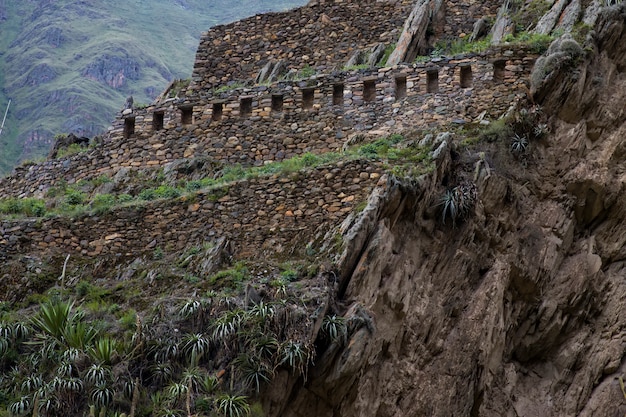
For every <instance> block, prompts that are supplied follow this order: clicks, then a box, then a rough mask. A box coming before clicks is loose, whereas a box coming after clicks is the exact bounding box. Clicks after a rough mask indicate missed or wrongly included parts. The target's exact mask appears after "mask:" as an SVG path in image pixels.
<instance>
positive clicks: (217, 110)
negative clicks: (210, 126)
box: [211, 103, 224, 121]
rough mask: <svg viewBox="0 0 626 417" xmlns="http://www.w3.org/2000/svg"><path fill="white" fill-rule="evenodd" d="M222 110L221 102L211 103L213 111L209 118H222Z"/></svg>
mask: <svg viewBox="0 0 626 417" xmlns="http://www.w3.org/2000/svg"><path fill="white" fill-rule="evenodd" d="M223 112H224V104H223V103H213V111H212V113H211V120H215V121H217V120H222V113H223Z"/></svg>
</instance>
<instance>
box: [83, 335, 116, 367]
mask: <svg viewBox="0 0 626 417" xmlns="http://www.w3.org/2000/svg"><path fill="white" fill-rule="evenodd" d="M116 353H117V342H116V341H115V339H112V338H110V337H108V336H104V337H101V338H99V339H98V340H96V342H95V343H94V344H93V346H92V347H91V348H90V349H89V354H90V355H91V357H92V358H94V359H95V360H96V362H98V363H101V364H106V365H110V364H111V360H112V359H113V356H114V355H115V354H116Z"/></svg>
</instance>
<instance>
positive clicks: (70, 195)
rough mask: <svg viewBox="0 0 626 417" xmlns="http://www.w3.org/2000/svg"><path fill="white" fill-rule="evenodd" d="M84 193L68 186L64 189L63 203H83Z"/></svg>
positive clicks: (71, 204) (74, 204)
mask: <svg viewBox="0 0 626 417" xmlns="http://www.w3.org/2000/svg"><path fill="white" fill-rule="evenodd" d="M85 199H86V196H85V193H84V192H82V191H79V190H76V189H74V188H68V189H67V190H66V191H65V203H66V204H69V205H70V206H77V205H79V204H83V203H85Z"/></svg>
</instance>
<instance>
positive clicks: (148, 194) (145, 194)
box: [138, 188, 157, 201]
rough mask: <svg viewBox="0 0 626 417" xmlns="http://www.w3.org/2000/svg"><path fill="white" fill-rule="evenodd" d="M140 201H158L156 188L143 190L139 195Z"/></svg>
mask: <svg viewBox="0 0 626 417" xmlns="http://www.w3.org/2000/svg"><path fill="white" fill-rule="evenodd" d="M138 197H139V199H140V200H144V201H150V200H156V199H157V195H156V191H155V190H154V188H146V189H145V190H141V192H140V193H139V196H138Z"/></svg>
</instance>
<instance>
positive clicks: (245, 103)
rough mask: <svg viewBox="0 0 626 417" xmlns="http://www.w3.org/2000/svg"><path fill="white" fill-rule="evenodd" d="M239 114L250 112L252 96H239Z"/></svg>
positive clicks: (244, 114)
mask: <svg viewBox="0 0 626 417" xmlns="http://www.w3.org/2000/svg"><path fill="white" fill-rule="evenodd" d="M239 114H240V115H241V116H242V117H245V116H249V115H250V114H252V97H241V98H240V99H239Z"/></svg>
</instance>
